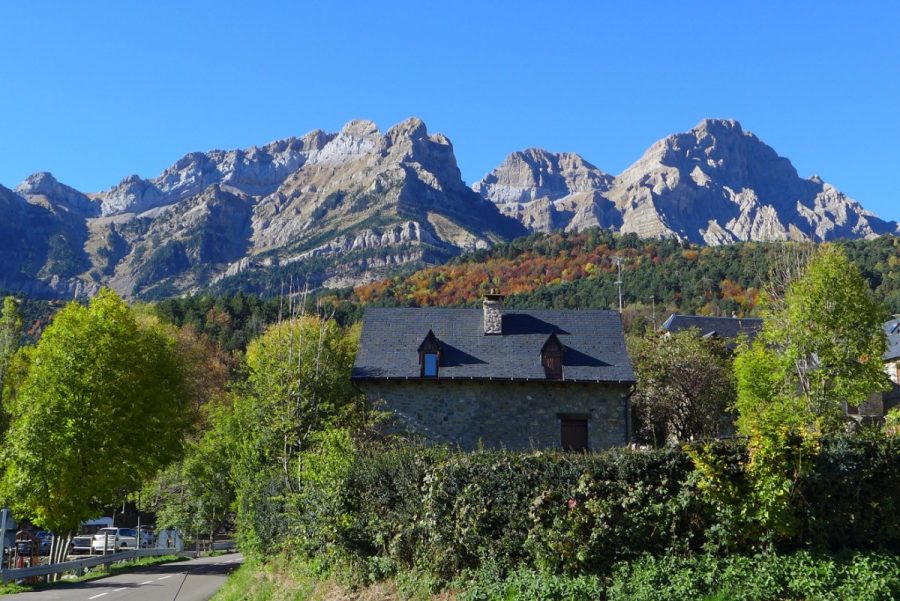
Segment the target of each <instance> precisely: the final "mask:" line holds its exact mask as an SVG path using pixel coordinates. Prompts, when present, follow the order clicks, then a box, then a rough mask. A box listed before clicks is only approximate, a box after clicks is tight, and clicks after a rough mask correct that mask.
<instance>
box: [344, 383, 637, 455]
mask: <svg viewBox="0 0 900 601" xmlns="http://www.w3.org/2000/svg"><path fill="white" fill-rule="evenodd" d="M358 384H359V386H360V388H361V389H362V390H363V391H364V392H365V394H366V396H367V398H368V399H369V401H370V402H372V403H374V404H375V406H376V407H379V408H380V409H382V410H386V411H390V412H391V413H393V416H394V419H392V420H391V424H392V425H391V426H390V427H391V428H393V429H395V430H402V431H405V432H408V433H411V434H414V435H418V436H421V437H422V438H424V439H425V440H427V441H429V442H434V443H449V444H456V445H459V446H460V447H461V448H463V449H466V450H471V449H474V448H476V447H477V446H478V445H479V444H482V445H484V446H485V447H487V448H506V449H510V450H528V449H558V448H560V447H561V438H560V436H561V430H560V428H561V425H560V417H561V416H562V415H569V416H573V415H574V416H579V417H581V416H583V417H586V418H587V423H588V444H589V445H590V449H591V450H600V449H605V448H609V447H613V446H618V445H624V444H626V443H627V442H628V441H629V428H630V424H629V418H628V413H629V409H628V395H629V388H630V387H629V386H628V385H627V384H588V383H575V382H499V381H486V382H480V381H459V380H380V381H360V382H359V383H358Z"/></svg>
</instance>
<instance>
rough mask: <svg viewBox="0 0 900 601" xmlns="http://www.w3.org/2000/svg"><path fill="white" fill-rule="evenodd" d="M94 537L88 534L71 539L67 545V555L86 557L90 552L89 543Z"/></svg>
mask: <svg viewBox="0 0 900 601" xmlns="http://www.w3.org/2000/svg"><path fill="white" fill-rule="evenodd" d="M93 540H94V537H93V536H92V535H90V534H79V535H78V536H74V537H72V541H71V542H70V543H69V553H70V554H71V555H86V554H88V553H90V552H91V541H93Z"/></svg>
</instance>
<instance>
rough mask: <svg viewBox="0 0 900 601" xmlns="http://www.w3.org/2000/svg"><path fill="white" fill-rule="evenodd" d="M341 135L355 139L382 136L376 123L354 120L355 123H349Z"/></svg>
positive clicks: (342, 129) (343, 128)
mask: <svg viewBox="0 0 900 601" xmlns="http://www.w3.org/2000/svg"><path fill="white" fill-rule="evenodd" d="M341 133H342V134H344V135H346V136H351V137H354V138H365V137H367V136H377V135H380V134H379V132H378V126H377V125H375V122H374V121H369V120H367V119H354V120H353V121H349V122H348V123H346V124H345V125H344V127H342V128H341Z"/></svg>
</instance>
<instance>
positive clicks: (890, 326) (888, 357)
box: [884, 315, 900, 361]
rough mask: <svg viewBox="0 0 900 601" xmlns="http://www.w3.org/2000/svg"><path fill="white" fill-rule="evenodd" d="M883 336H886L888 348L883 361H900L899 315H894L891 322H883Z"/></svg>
mask: <svg viewBox="0 0 900 601" xmlns="http://www.w3.org/2000/svg"><path fill="white" fill-rule="evenodd" d="M884 335H885V336H887V346H888V350H887V352H886V353H885V354H884V360H885V361H893V360H894V359H900V315H894V318H893V319H892V320H890V321H886V322H884Z"/></svg>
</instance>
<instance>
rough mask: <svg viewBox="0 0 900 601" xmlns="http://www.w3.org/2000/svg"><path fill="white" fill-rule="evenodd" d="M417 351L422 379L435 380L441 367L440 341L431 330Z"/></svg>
mask: <svg viewBox="0 0 900 601" xmlns="http://www.w3.org/2000/svg"><path fill="white" fill-rule="evenodd" d="M418 350H419V368H420V371H419V373H420V375H421V376H422V377H423V378H436V377H437V376H438V371H439V370H440V367H441V341H440V340H438V339H437V336H435V335H434V332H433V331H432V330H428V334H426V335H425V339H424V340H423V341H422V344H420V345H419V349H418Z"/></svg>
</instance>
